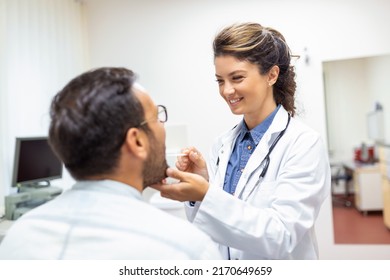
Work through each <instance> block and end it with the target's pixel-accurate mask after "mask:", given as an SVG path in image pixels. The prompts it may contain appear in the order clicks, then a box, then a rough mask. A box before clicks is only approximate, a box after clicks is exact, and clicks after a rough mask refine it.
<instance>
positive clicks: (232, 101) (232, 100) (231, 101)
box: [229, 98, 240, 104]
mask: <svg viewBox="0 0 390 280" xmlns="http://www.w3.org/2000/svg"><path fill="white" fill-rule="evenodd" d="M238 101H240V98H237V99H230V100H229V102H230V104H233V103H236V102H238Z"/></svg>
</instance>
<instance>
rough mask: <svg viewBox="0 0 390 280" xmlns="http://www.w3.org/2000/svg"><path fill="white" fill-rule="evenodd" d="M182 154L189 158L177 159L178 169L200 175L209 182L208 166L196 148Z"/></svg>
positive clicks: (184, 150)
mask: <svg viewBox="0 0 390 280" xmlns="http://www.w3.org/2000/svg"><path fill="white" fill-rule="evenodd" d="M182 153H183V154H186V155H187V156H181V157H178V158H177V161H176V168H177V169H179V170H180V171H185V172H190V173H194V174H198V175H200V176H202V177H203V178H205V179H206V180H207V181H208V180H209V174H208V171H207V164H206V161H205V160H204V158H203V156H202V154H201V153H200V152H199V151H198V150H197V149H196V148H194V147H189V148H186V149H183V150H182Z"/></svg>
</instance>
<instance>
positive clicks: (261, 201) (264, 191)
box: [248, 181, 276, 208]
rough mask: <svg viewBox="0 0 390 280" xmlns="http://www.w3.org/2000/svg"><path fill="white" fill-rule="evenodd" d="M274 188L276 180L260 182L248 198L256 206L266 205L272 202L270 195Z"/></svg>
mask: <svg viewBox="0 0 390 280" xmlns="http://www.w3.org/2000/svg"><path fill="white" fill-rule="evenodd" d="M275 190H276V181H273V182H262V183H261V184H260V185H259V186H257V187H256V189H255V190H254V191H253V194H252V195H251V197H250V198H249V199H248V200H249V201H250V202H251V204H252V205H254V206H256V207H261V208H263V207H268V206H269V205H270V203H271V202H272V195H273V194H274V193H275Z"/></svg>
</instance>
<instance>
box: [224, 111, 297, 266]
mask: <svg viewBox="0 0 390 280" xmlns="http://www.w3.org/2000/svg"><path fill="white" fill-rule="evenodd" d="M290 120H291V116H290V114H288V120H287V124H286V127H285V128H284V129H283V130H282V131H281V132H280V133H279V134H278V136H277V137H276V138H275V140H274V142H272V144H271V146H270V147H269V150H268V153H267V155H266V156H265V158H264V159H263V161H262V163H261V164H260V167H261V166H264V167H263V170H262V171H261V173H260V175H259V179H258V180H257V182H256V184H254V186H253V187H252V189H251V190H250V192H249V194H248V195H247V196H246V198H245V199H243V198H242V196H243V193H244V190H245V188H246V186H244V187H243V189H242V190H241V192H240V194H239V195H238V198H239V199H242V200H244V201H247V200H248V198H249V197H250V196H251V194H252V193H253V191H254V190H255V189H256V188H258V187H259V186H260V184H261V182H262V181H263V179H264V177H265V175H266V174H267V170H268V166H269V163H270V161H271V159H270V155H271V153H272V151H273V149H274V148H275V146H276V144H278V142H279V140H280V138H282V136H283V135H284V133H285V132H286V130H287V128H288V126H289V124H290ZM227 254H228V259H229V260H230V259H231V258H230V247H227Z"/></svg>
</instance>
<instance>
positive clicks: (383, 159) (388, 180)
mask: <svg viewBox="0 0 390 280" xmlns="http://www.w3.org/2000/svg"><path fill="white" fill-rule="evenodd" d="M379 166H380V172H381V179H382V194H383V222H384V224H385V226H386V227H387V228H388V229H390V147H387V146H380V147H379Z"/></svg>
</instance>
